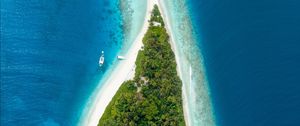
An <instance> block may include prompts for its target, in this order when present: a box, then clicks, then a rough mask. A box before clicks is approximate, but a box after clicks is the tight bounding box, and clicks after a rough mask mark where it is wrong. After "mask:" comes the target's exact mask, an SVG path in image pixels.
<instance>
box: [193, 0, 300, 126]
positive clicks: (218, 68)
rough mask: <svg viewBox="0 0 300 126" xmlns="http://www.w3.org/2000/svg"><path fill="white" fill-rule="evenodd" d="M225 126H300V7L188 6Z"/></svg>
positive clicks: (205, 0)
mask: <svg viewBox="0 0 300 126" xmlns="http://www.w3.org/2000/svg"><path fill="white" fill-rule="evenodd" d="M188 5H189V7H190V13H191V19H192V23H193V28H194V29H195V30H196V31H197V39H198V46H199V47H200V48H201V50H202V52H201V53H202V54H203V57H204V63H205V68H206V74H207V77H208V81H209V86H210V93H211V94H210V95H211V100H212V102H213V108H214V115H215V118H216V123H217V125H220V126H300V1H299V0H225V1H224V0H188Z"/></svg>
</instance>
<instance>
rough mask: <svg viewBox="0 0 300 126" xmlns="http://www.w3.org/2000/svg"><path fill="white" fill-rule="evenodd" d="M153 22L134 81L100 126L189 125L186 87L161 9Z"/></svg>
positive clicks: (119, 95) (112, 104)
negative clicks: (185, 111) (184, 106)
mask: <svg viewBox="0 0 300 126" xmlns="http://www.w3.org/2000/svg"><path fill="white" fill-rule="evenodd" d="M149 22H150V26H149V28H148V31H147V33H146V34H145V36H144V38H143V44H144V47H143V49H142V50H140V51H139V54H138V57H137V60H136V70H135V77H134V80H130V81H126V82H124V83H123V84H122V86H121V87H120V89H119V90H118V92H117V93H116V95H115V96H114V97H113V99H112V101H111V102H110V103H109V105H108V107H107V108H106V110H105V112H104V114H103V116H102V117H101V119H100V121H99V124H98V125H100V126H111V125H112V126H137V125H141V126H145V125H151V126H155V125H165V126H169V125H171V126H173V125H176V126H177V125H180V126H181V125H185V122H184V118H183V109H182V99H181V98H182V97H181V86H182V83H181V80H180V79H179V77H178V75H177V72H176V62H175V56H174V53H173V52H172V50H171V46H170V44H169V43H168V42H169V35H168V34H167V32H166V29H165V28H164V23H163V19H162V17H161V14H160V12H159V10H158V7H157V5H155V7H154V9H153V11H152V15H151V19H150V21H149ZM155 24H156V25H155ZM157 24H160V25H157Z"/></svg>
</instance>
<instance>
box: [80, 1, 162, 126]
mask: <svg viewBox="0 0 300 126" xmlns="http://www.w3.org/2000/svg"><path fill="white" fill-rule="evenodd" d="M155 4H158V1H157V0H148V1H147V11H146V16H145V20H144V24H143V27H142V29H141V30H140V32H139V34H138V36H137V37H136V39H135V41H134V42H133V43H132V45H131V47H130V48H129V50H128V52H127V54H126V55H125V57H126V60H122V61H120V62H119V63H118V64H117V66H116V67H115V68H113V69H114V70H113V71H112V73H111V74H110V75H109V76H108V77H107V78H106V80H105V81H104V82H101V83H103V86H102V87H101V89H100V90H99V91H98V92H97V93H96V94H95V96H93V97H94V98H93V99H94V101H92V103H91V105H90V106H89V107H90V108H88V112H87V113H86V114H85V116H84V117H83V118H84V119H83V120H82V121H81V122H80V124H79V125H83V126H97V124H98V122H99V120H100V118H101V116H102V114H103V113H104V111H105V108H106V107H107V105H108V104H109V102H110V101H111V99H112V98H113V96H114V95H115V94H116V92H117V91H118V89H119V87H120V86H121V84H122V83H123V82H124V81H126V80H129V79H132V78H133V76H134V70H135V61H136V57H137V54H138V51H139V50H140V49H141V47H142V45H143V43H142V39H143V37H144V34H145V33H146V32H147V29H148V26H149V23H148V20H149V19H150V16H151V11H152V9H153V6H154V5H155Z"/></svg>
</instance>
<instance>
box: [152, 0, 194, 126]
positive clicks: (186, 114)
mask: <svg viewBox="0 0 300 126" xmlns="http://www.w3.org/2000/svg"><path fill="white" fill-rule="evenodd" d="M157 5H158V8H159V10H160V12H161V14H162V17H163V20H164V22H165V25H166V26H165V27H166V29H167V33H168V34H169V36H170V44H171V48H172V50H173V52H174V53H175V59H176V64H177V72H178V75H179V77H180V79H182V72H181V68H182V67H181V66H180V65H181V64H180V63H179V61H180V55H179V53H180V52H179V51H178V49H177V47H176V42H175V39H174V36H173V34H172V30H171V24H170V23H171V22H170V19H169V15H168V14H167V13H166V9H167V8H166V7H165V6H164V4H163V1H159V3H158V4H157ZM185 90H186V89H185V86H182V105H183V113H184V120H185V124H186V125H187V126H189V125H190V123H189V122H190V121H189V108H188V105H187V95H186V91H185Z"/></svg>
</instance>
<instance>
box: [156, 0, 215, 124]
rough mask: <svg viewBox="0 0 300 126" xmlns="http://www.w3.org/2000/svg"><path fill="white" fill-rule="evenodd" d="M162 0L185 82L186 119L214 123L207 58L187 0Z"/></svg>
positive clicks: (184, 102)
mask: <svg viewBox="0 0 300 126" xmlns="http://www.w3.org/2000/svg"><path fill="white" fill-rule="evenodd" d="M159 3H160V4H159V7H160V8H161V12H162V13H163V17H164V19H165V21H166V27H167V30H168V32H170V33H169V34H170V36H171V45H172V46H173V47H172V48H173V50H174V53H175V55H176V62H177V64H178V71H179V74H180V75H179V76H180V78H181V80H182V82H183V106H184V114H185V120H186V123H187V125H195V126H201V125H203V126H214V125H215V120H214V116H213V109H212V106H211V100H210V97H209V88H208V84H207V83H208V82H207V80H206V76H205V69H204V64H203V58H202V55H201V54H200V52H201V51H200V49H199V48H198V47H197V43H196V39H195V38H196V37H195V34H194V33H193V31H192V24H191V21H190V19H189V18H190V17H189V13H188V10H187V9H188V8H187V6H186V5H185V1H181V0H175V1H174V0H164V1H159Z"/></svg>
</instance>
